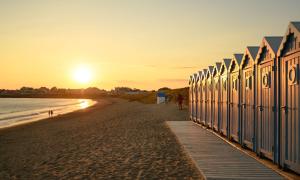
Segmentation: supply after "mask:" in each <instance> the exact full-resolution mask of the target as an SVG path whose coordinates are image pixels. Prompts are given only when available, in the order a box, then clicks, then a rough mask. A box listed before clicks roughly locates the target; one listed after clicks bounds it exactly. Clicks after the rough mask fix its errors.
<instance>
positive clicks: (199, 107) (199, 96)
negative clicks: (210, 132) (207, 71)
mask: <svg viewBox="0 0 300 180" xmlns="http://www.w3.org/2000/svg"><path fill="white" fill-rule="evenodd" d="M201 100H202V84H201V82H200V81H199V85H198V103H197V104H198V109H197V115H198V116H197V121H199V122H200V120H201V116H202V114H201Z"/></svg>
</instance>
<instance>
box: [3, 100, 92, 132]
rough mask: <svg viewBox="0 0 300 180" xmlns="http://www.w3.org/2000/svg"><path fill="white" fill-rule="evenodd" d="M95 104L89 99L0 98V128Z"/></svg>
mask: <svg viewBox="0 0 300 180" xmlns="http://www.w3.org/2000/svg"><path fill="white" fill-rule="evenodd" d="M96 103H97V102H96V101H94V100H91V99H55V98H0V128H5V127H10V126H15V125H19V124H24V123H28V122H32V121H37V120H41V119H45V118H48V117H49V113H48V112H49V111H50V110H52V111H53V116H58V115H61V114H65V113H69V112H72V111H75V110H79V109H85V108H87V107H90V106H92V105H94V104H96Z"/></svg>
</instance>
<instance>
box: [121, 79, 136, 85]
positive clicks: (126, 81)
mask: <svg viewBox="0 0 300 180" xmlns="http://www.w3.org/2000/svg"><path fill="white" fill-rule="evenodd" d="M118 83H124V84H130V83H138V82H137V81H131V80H118Z"/></svg>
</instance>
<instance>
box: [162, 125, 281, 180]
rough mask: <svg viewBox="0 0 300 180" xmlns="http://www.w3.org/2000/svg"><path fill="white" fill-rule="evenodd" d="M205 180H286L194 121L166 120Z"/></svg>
mask: <svg viewBox="0 0 300 180" xmlns="http://www.w3.org/2000/svg"><path fill="white" fill-rule="evenodd" d="M166 124H167V125H168V126H169V128H170V129H171V130H172V132H173V133H174V134H175V135H176V137H177V139H178V141H179V142H180V143H181V144H182V145H183V147H184V149H185V151H186V152H187V153H188V155H189V156H190V157H191V158H192V159H193V161H194V162H195V163H196V166H197V167H198V169H199V171H200V172H201V173H202V174H203V175H204V176H205V178H206V179H273V180H275V179H284V178H283V177H282V176H280V175H279V174H278V173H276V172H275V171H273V170H272V169H270V168H268V167H266V166H264V165H263V164H261V163H260V162H258V161H256V160H255V159H253V158H251V157H250V156H248V155H246V154H244V153H242V152H240V151H239V150H237V149H235V148H234V147H232V146H230V145H229V144H227V143H226V142H224V141H223V140H222V139H220V138H218V137H217V136H216V135H214V134H213V133H211V132H209V131H207V130H206V129H204V128H201V127H200V126H198V125H196V124H194V123H193V122H191V121H167V122H166Z"/></svg>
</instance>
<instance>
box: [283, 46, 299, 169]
mask: <svg viewBox="0 0 300 180" xmlns="http://www.w3.org/2000/svg"><path fill="white" fill-rule="evenodd" d="M299 58H300V52H298V53H295V54H291V55H289V56H287V57H284V58H283V59H282V63H283V64H282V66H281V67H282V107H281V109H282V111H281V114H282V121H283V122H282V123H283V124H282V125H283V129H284V132H283V138H284V139H283V140H284V142H283V146H284V149H285V151H284V163H285V165H288V166H289V168H291V169H292V170H294V171H296V172H298V173H299V172H300V149H299V148H300V122H299V121H300V117H299V115H300V110H299V106H300V104H299V102H300V100H299V98H300V96H299V92H300V87H299V78H300V77H299V76H300V72H299V71H300V67H299V66H300V62H299V61H300V60H299Z"/></svg>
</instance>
